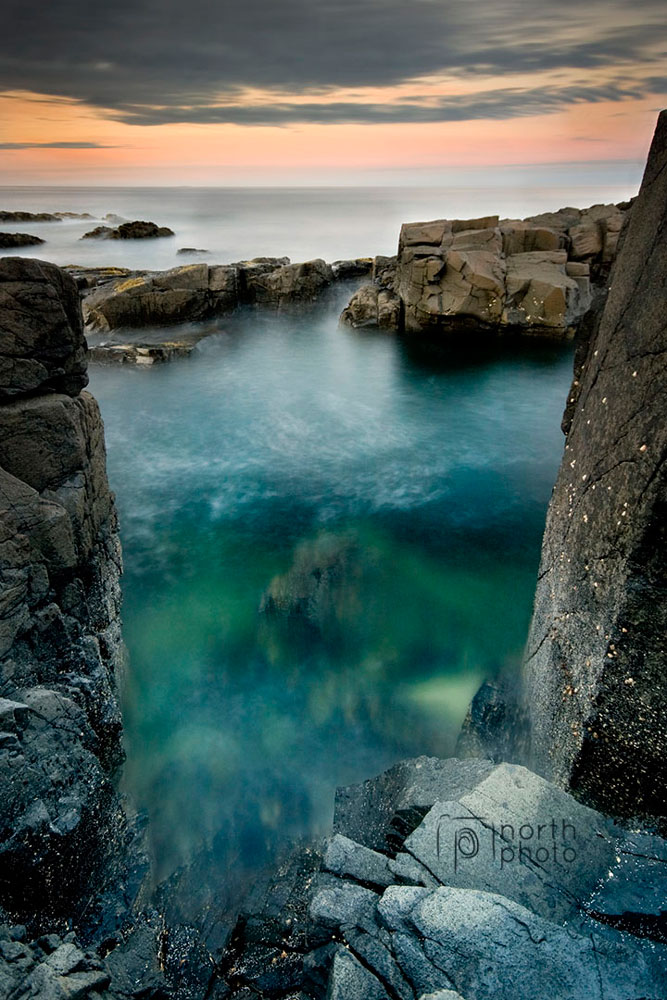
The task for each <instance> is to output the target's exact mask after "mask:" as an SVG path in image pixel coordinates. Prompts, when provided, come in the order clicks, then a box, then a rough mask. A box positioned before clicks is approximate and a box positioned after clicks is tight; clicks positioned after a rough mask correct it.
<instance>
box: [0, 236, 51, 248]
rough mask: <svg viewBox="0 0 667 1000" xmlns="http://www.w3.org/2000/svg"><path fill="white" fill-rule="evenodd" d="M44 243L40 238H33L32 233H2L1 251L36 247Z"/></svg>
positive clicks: (0, 239)
mask: <svg viewBox="0 0 667 1000" xmlns="http://www.w3.org/2000/svg"><path fill="white" fill-rule="evenodd" d="M43 242H44V240H41V239H40V238H39V236H31V235H30V233H0V249H3V250H7V249H11V248H13V247H36V246H39V244H40V243H43Z"/></svg>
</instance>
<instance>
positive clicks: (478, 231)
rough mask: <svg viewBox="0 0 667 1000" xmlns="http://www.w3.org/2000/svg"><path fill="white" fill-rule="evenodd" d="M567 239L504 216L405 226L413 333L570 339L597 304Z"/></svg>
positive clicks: (401, 266)
mask: <svg viewBox="0 0 667 1000" xmlns="http://www.w3.org/2000/svg"><path fill="white" fill-rule="evenodd" d="M561 242H564V240H562V238H561V235H560V234H559V233H558V232H557V231H556V230H553V229H546V228H541V227H531V226H527V225H526V224H525V223H518V224H517V225H516V226H515V225H512V224H506V225H503V226H502V227H501V226H500V224H499V220H498V217H497V216H494V217H492V218H487V219H470V220H468V221H454V222H448V221H444V220H443V221H441V222H437V223H430V224H423V223H415V224H412V225H407V226H403V228H402V230H401V238H400V242H399V262H398V275H397V284H396V290H397V292H398V294H399V296H400V299H401V301H402V303H403V306H404V315H405V329H406V331H407V332H409V333H417V332H422V331H425V330H428V329H433V330H443V329H447V328H448V327H449V328H451V327H452V324H457V323H458V324H461V323H462V322H465V323H468V324H469V325H473V326H476V327H477V328H479V329H487V330H493V331H496V332H497V331H501V330H503V329H515V330H521V331H523V332H530V333H533V332H535V333H541V334H543V335H544V334H549V335H553V336H564V335H566V334H567V333H568V331H570V330H571V328H572V327H573V326H574V324H576V323H577V321H578V320H579V319H580V318H581V316H583V314H584V313H585V312H586V310H587V308H588V306H589V303H590V288H589V278H588V269H587V268H583V267H582V266H581V264H579V265H578V267H577V268H575V270H578V271H581V273H577V274H572V273H570V271H569V269H568V254H567V251H566V250H562V249H560V246H561Z"/></svg>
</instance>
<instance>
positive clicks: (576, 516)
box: [524, 112, 667, 816]
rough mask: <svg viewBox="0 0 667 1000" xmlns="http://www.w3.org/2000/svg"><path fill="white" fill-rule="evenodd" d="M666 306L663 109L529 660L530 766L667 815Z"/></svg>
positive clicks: (543, 573)
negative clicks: (532, 760)
mask: <svg viewBox="0 0 667 1000" xmlns="http://www.w3.org/2000/svg"><path fill="white" fill-rule="evenodd" d="M666 301H667V113H665V112H663V113H662V114H661V116H660V119H659V122H658V127H657V130H656V133H655V137H654V140H653V145H652V147H651V151H650V154H649V159H648V163H647V167H646V172H645V175H644V180H643V183H642V187H641V192H640V194H639V197H638V198H637V200H636V202H635V204H634V205H633V208H632V213H631V217H630V222H629V226H628V227H627V230H626V232H625V235H624V239H623V243H622V248H621V250H620V252H619V256H618V258H617V261H616V264H615V267H614V271H613V277H612V283H611V289H610V292H609V297H608V300H607V303H606V307H605V310H604V313H603V315H602V318H601V321H600V324H599V327H598V329H597V331H596V332H595V333H594V335H593V336H592V339H591V340H590V342H589V346H588V353H587V357H586V360H585V362H583V363H581V364H580V365H579V366H578V371H577V373H576V376H575V382H574V385H573V388H572V391H571V393H570V397H569V399H570V404H571V410H572V411H573V412H572V413H571V426H570V429H569V433H568V436H567V442H566V445H565V454H564V457H563V462H562V464H561V468H560V472H559V474H558V480H557V482H556V486H555V488H554V492H553V495H552V499H551V503H550V506H549V514H548V518H547V526H546V532H545V535H544V542H543V549H542V564H541V568H540V575H539V582H538V587H537V594H536V598H535V610H534V616H533V622H532V627H531V632H530V637H529V640H528V646H527V654H526V661H525V668H524V670H525V686H526V693H525V701H526V705H527V708H528V714H529V717H530V719H531V722H532V750H533V755H534V762H535V764H536V766H537V767H538V768H539V769H540V771H542V772H543V773H545V774H547V775H551V776H553V777H554V779H555V780H557V781H558V782H559V783H561V784H562V785H565V786H568V785H569V786H571V787H573V788H574V789H576V790H577V792H578V793H579V794H581V795H583V796H584V797H585V798H586V800H587V801H590V802H592V803H594V804H596V805H597V806H598V807H602V808H605V809H607V810H609V811H613V812H614V813H617V814H619V813H622V814H625V815H633V814H635V813H644V814H647V813H648V814H655V815H661V816H664V815H665V814H666V812H667V808H666V807H667V792H666V789H667V722H666V720H667V689H666V686H665V645H664V637H665V634H666V632H667V563H666V558H665V546H666V543H667V535H666V533H665V532H666V526H667V516H666V515H667V473H666V471H665V460H666V458H667V414H666V412H665V379H666V374H667V367H666V365H667V330H666V328H665V302H666Z"/></svg>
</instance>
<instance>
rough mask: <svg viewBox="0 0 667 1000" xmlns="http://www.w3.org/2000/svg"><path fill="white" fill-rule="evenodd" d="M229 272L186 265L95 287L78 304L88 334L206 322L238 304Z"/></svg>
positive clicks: (235, 277)
mask: <svg viewBox="0 0 667 1000" xmlns="http://www.w3.org/2000/svg"><path fill="white" fill-rule="evenodd" d="M237 281H238V271H237V269H236V268H235V267H233V266H231V265H230V266H229V267H212V268H209V267H208V265H207V264H186V265H184V266H181V267H175V268H172V269H171V270H169V271H161V272H153V273H142V274H134V275H130V276H129V277H122V278H119V279H116V280H112V281H110V282H107V283H105V284H103V285H98V286H97V287H95V288H94V289H93V290H92V291H91V292H90V293H89V294H88V295H87V296H86V297H85V298H84V300H83V315H84V318H85V321H86V326H87V327H89V328H90V329H91V330H95V331H99V332H102V333H104V332H108V331H110V330H116V329H122V328H126V327H145V326H170V325H173V324H178V323H186V322H193V321H197V320H202V319H206V318H208V317H210V316H212V315H215V314H217V313H222V312H227V311H230V310H231V309H233V308H235V307H236V305H237V304H238V293H237Z"/></svg>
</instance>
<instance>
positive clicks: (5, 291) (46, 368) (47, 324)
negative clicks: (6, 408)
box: [0, 257, 88, 403]
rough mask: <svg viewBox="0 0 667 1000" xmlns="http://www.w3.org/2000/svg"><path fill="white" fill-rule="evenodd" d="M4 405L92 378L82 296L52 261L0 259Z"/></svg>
mask: <svg viewBox="0 0 667 1000" xmlns="http://www.w3.org/2000/svg"><path fill="white" fill-rule="evenodd" d="M0 333H1V334H2V338H1V342H0V403H2V402H6V401H7V400H10V399H15V398H17V397H19V396H26V395H31V394H34V393H36V392H64V393H68V394H69V395H72V396H75V395H76V394H77V393H78V392H79V391H80V390H81V389H82V388H84V386H85V385H86V384H87V382H88V376H87V375H86V350H87V346H86V341H85V338H84V335H83V324H82V322H81V307H80V305H79V294H78V290H77V287H76V285H75V283H74V281H73V280H72V278H71V277H70V276H69V275H67V274H65V273H64V272H63V271H61V270H60V268H58V267H56V266H55V265H54V264H48V263H46V262H45V261H39V260H31V259H28V258H24V257H3V258H2V259H0Z"/></svg>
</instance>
